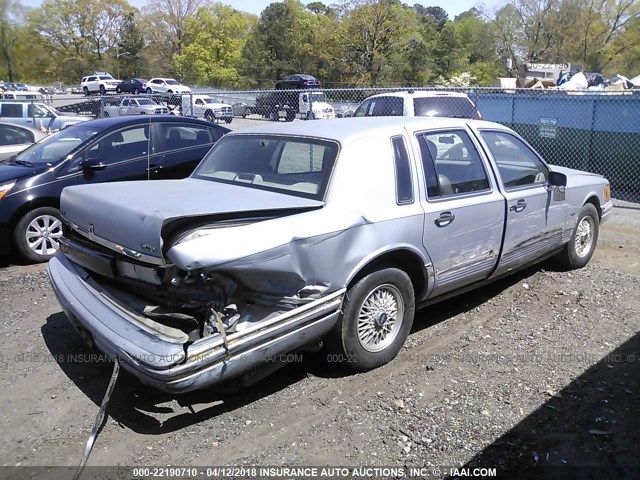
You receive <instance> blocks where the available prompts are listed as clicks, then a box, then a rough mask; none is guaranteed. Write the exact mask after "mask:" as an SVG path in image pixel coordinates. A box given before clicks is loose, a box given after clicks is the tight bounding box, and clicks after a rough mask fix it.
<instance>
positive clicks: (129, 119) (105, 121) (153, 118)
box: [68, 115, 227, 130]
mask: <svg viewBox="0 0 640 480" xmlns="http://www.w3.org/2000/svg"><path fill="white" fill-rule="evenodd" d="M157 122H164V123H193V124H197V125H206V126H208V127H210V126H217V127H220V128H225V127H222V126H220V125H216V124H213V123H211V122H207V121H206V120H200V119H197V118H191V117H183V116H179V115H130V116H126V117H105V118H97V119H95V120H88V121H86V122H81V123H78V124H76V125H90V126H92V127H97V128H100V129H101V130H102V129H107V128H112V127H118V126H127V125H136V124H138V123H140V124H142V123H157ZM68 128H71V127H68ZM225 130H227V129H226V128H225Z"/></svg>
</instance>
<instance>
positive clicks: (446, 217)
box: [434, 211, 456, 227]
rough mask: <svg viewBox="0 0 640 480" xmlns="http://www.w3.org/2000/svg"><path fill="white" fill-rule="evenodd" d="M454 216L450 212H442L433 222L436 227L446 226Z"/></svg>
mask: <svg viewBox="0 0 640 480" xmlns="http://www.w3.org/2000/svg"><path fill="white" fill-rule="evenodd" d="M455 218H456V216H455V215H454V214H453V213H451V212H448V211H447V212H442V213H441V214H440V216H439V217H438V218H436V219H435V221H434V223H435V224H436V225H437V226H438V227H446V226H447V225H449V224H450V223H451V222H453V221H454V220H455Z"/></svg>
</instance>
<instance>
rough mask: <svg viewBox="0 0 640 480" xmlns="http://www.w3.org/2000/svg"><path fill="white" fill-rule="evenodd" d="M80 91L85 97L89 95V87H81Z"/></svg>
mask: <svg viewBox="0 0 640 480" xmlns="http://www.w3.org/2000/svg"><path fill="white" fill-rule="evenodd" d="M82 93H84V96H85V97H88V96H89V89H88V88H87V87H82Z"/></svg>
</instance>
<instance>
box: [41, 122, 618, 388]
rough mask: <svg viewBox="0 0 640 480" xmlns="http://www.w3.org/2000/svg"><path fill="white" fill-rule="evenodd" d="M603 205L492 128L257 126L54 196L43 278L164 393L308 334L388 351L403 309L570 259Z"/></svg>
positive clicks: (597, 185) (280, 349) (352, 355)
mask: <svg viewBox="0 0 640 480" xmlns="http://www.w3.org/2000/svg"><path fill="white" fill-rule="evenodd" d="M612 207H613V205H612V202H611V199H610V198H609V183H608V181H607V180H606V179H604V178H603V177H601V176H599V175H594V174H590V173H586V172H581V171H577V170H571V169H568V168H563V167H556V166H550V165H547V163H546V162H545V161H544V160H543V159H542V158H541V157H540V156H539V155H538V154H537V153H536V152H535V150H534V149H533V148H532V147H531V146H530V145H528V144H527V143H526V142H525V141H524V140H523V139H522V138H521V137H520V136H519V135H517V134H516V133H515V132H513V131H512V130H510V129H509V128H506V127H504V126H502V125H499V124H496V123H490V122H483V121H475V120H460V119H451V118H407V117H403V118H355V119H336V120H332V121H329V122H293V123H268V124H263V125H261V126H259V127H255V128H249V129H242V130H236V131H234V132H231V133H229V134H227V135H225V136H224V137H223V138H222V139H221V140H220V141H219V142H218V143H217V144H216V145H215V146H214V147H213V148H212V149H211V151H210V152H209V153H208V154H207V155H206V156H205V158H204V159H203V160H202V162H201V163H200V165H199V166H198V167H197V168H196V170H195V171H194V172H193V174H192V175H191V177H190V178H188V179H185V180H179V181H166V182H149V183H135V184H132V183H129V182H124V183H112V184H103V185H92V186H78V187H71V188H67V189H65V190H64V192H63V193H62V198H61V209H62V210H63V212H64V222H65V223H64V225H65V227H64V236H63V238H61V239H60V242H61V245H62V253H63V255H58V256H56V257H55V258H53V259H52V260H51V261H50V262H49V275H50V278H51V282H52V285H53V290H54V292H55V294H56V296H57V297H58V300H59V301H60V304H61V306H62V308H63V310H64V311H65V312H66V313H67V316H68V318H69V320H70V321H71V323H73V325H74V326H75V327H76V328H77V329H78V330H79V332H81V336H82V337H83V338H84V339H86V340H87V341H89V342H90V343H92V344H93V345H96V346H97V347H98V348H99V349H101V350H102V351H103V352H105V353H107V354H110V355H114V356H116V357H117V358H119V359H120V361H121V362H122V366H123V367H124V368H125V369H127V370H129V371H130V372H132V373H133V374H134V375H136V376H137V377H138V378H140V379H141V380H142V381H143V382H144V383H146V384H149V385H152V386H155V387H157V388H159V389H161V390H165V391H170V392H185V391H190V390H194V389H198V388H204V387H208V386H211V385H215V384H218V383H220V382H225V381H228V380H231V379H234V378H238V377H242V376H243V375H244V374H245V373H247V372H250V371H251V370H252V369H257V368H264V367H265V366H266V364H267V363H268V362H271V360H270V359H273V358H279V356H281V355H282V354H286V353H288V352H294V351H298V350H299V349H301V348H305V346H307V345H308V344H316V345H317V344H318V341H319V340H320V339H323V340H324V342H325V344H326V345H327V348H328V349H329V351H330V352H332V353H333V355H332V358H335V359H336V360H340V361H342V362H343V363H345V364H347V365H349V366H350V367H352V368H353V369H355V370H358V371H364V370H369V369H372V368H375V367H378V366H380V365H383V364H385V363H387V362H389V361H390V360H392V359H393V358H394V357H395V356H396V354H397V353H398V351H399V349H400V348H401V347H402V345H403V343H404V341H405V339H406V337H407V335H408V333H409V331H410V329H411V325H412V322H413V317H414V311H415V309H416V308H417V307H422V306H424V305H427V304H429V303H432V302H435V301H438V300H441V299H443V298H446V297H447V296H450V295H453V294H454V293H458V292H463V291H466V290H468V289H470V288H471V287H476V286H480V285H483V284H485V283H487V282H489V281H493V280H495V279H497V278H500V277H502V276H504V275H508V274H511V273H513V272H514V271H516V270H518V269H521V268H524V267H526V266H528V265H531V264H532V263H535V262H538V261H540V260H542V259H543V258H547V257H551V256H556V257H557V258H558V260H559V261H561V262H563V263H564V264H565V265H567V266H569V267H571V268H580V267H582V266H584V265H586V264H587V262H588V261H589V259H590V258H591V255H592V254H593V252H594V249H595V247H596V242H597V239H598V229H599V226H600V224H601V223H602V222H603V221H605V220H606V219H607V218H608V217H609V215H610V213H611V211H612ZM140 219H144V221H142V222H141V221H140ZM270 365H271V366H273V362H271V363H270ZM241 380H243V379H242V378H241Z"/></svg>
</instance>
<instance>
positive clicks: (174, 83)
mask: <svg viewBox="0 0 640 480" xmlns="http://www.w3.org/2000/svg"><path fill="white" fill-rule="evenodd" d="M165 82H167V84H168V85H180V82H178V81H177V80H174V79H172V78H169V79H167V80H165Z"/></svg>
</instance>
